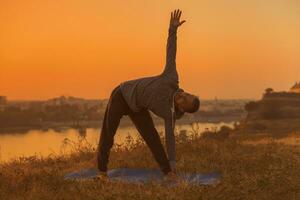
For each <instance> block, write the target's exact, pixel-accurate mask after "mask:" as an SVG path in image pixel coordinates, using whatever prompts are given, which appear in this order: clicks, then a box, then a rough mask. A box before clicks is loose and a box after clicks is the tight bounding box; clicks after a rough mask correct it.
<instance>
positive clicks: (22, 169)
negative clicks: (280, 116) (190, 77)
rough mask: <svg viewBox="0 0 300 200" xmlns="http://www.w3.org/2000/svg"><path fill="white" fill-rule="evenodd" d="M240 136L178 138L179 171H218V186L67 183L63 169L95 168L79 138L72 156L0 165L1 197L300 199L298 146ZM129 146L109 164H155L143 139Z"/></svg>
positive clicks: (90, 149)
mask: <svg viewBox="0 0 300 200" xmlns="http://www.w3.org/2000/svg"><path fill="white" fill-rule="evenodd" d="M252 137H254V136H252ZM242 138H243V139H241V137H239V136H233V137H229V138H227V139H222V140H220V139H212V138H209V137H206V138H200V137H198V136H195V135H194V136H191V137H188V138H187V137H181V139H179V140H178V141H177V143H178V144H177V152H178V153H177V166H178V171H183V172H185V171H186V172H196V171H197V172H211V171H219V172H221V173H222V176H223V178H222V181H221V183H220V184H218V185H217V186H214V187H213V186H200V187H191V186H188V185H186V184H184V183H182V184H181V185H180V186H178V187H173V188H169V187H166V186H163V185H158V184H155V183H149V184H145V185H134V184H132V185H131V184H123V183H102V182H99V181H84V182H74V181H64V180H63V176H64V174H65V173H68V172H70V171H73V170H77V169H81V168H88V167H94V166H95V163H96V158H95V149H94V148H93V147H92V146H89V145H86V144H85V143H84V142H83V141H81V142H80V143H78V144H77V145H75V146H74V153H73V154H72V155H50V156H49V157H48V158H39V157H30V158H18V159H16V160H13V161H11V162H9V163H2V164H0V199H85V200H87V199H125V200H126V199H149V200H150V199H151V200H152V199H164V200H165V199H226V200H228V199H268V200H269V199H273V200H274V199H283V200H286V199H291V200H292V199H294V200H296V199H300V173H299V170H300V146H299V145H298V146H291V145H284V144H278V143H276V142H268V143H263V144H257V145H250V144H245V142H244V140H247V139H249V138H247V137H246V136H243V137H242ZM125 145H126V147H127V148H122V147H117V146H115V147H114V149H113V151H112V153H111V161H110V165H109V167H110V168H117V167H135V168H138V167H148V168H149V167H157V165H156V163H155V162H154V160H153V158H152V156H151V154H150V153H149V151H148V149H147V147H146V146H145V145H144V143H143V142H142V141H139V142H138V143H136V144H133V143H132V141H131V140H130V138H129V139H128V141H127V144H125Z"/></svg>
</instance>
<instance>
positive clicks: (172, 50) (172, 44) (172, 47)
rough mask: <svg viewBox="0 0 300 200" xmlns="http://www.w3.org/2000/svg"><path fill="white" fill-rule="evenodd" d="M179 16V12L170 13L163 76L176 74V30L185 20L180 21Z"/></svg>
mask: <svg viewBox="0 0 300 200" xmlns="http://www.w3.org/2000/svg"><path fill="white" fill-rule="evenodd" d="M180 16H181V11H180V10H175V11H173V12H172V13H171V19H170V26H169V35H168V41H167V54H166V66H165V69H164V72H163V73H164V74H168V73H172V72H176V49H177V44H176V40H177V28H178V27H179V26H181V25H182V24H183V23H184V22H185V20H183V21H180Z"/></svg>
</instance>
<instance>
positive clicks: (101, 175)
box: [95, 171, 108, 181]
mask: <svg viewBox="0 0 300 200" xmlns="http://www.w3.org/2000/svg"><path fill="white" fill-rule="evenodd" d="M95 180H100V181H108V176H107V173H106V172H103V171H99V174H98V175H97V176H96V177H95Z"/></svg>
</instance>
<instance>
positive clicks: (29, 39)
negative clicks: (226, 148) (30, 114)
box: [0, 0, 300, 100]
mask: <svg viewBox="0 0 300 200" xmlns="http://www.w3.org/2000/svg"><path fill="white" fill-rule="evenodd" d="M176 8H180V9H181V10H182V11H183V14H182V18H183V19H184V20H186V21H187V22H186V23H185V24H184V25H183V26H182V28H181V29H180V30H179V31H178V39H177V42H178V49H177V66H178V72H179V75H180V86H181V87H182V88H183V89H184V90H186V91H188V92H191V93H195V94H197V95H198V96H199V97H200V98H201V99H213V98H215V97H218V98H220V99H245V98H247V99H249V98H250V99H259V98H260V97H261V95H262V93H263V91H264V90H265V89H266V88H268V87H271V88H273V89H274V90H276V91H288V90H289V88H290V87H291V86H292V85H293V84H294V83H295V81H300V56H299V52H300V37H299V35H300V20H299V19H300V2H299V1H273V0H265V1H261V0H245V1H240V0H219V1H218V2H217V3H216V1H209V0H204V1H198V0H191V1H179V0H167V1H159V0H132V1H116V0H112V1H95V0H92V1H72V0H62V1H34V0H28V1H21V0H17V1H1V2H0V24H1V32H0V44H1V45H0V95H4V96H7V98H8V100H20V99H22V100H46V99H50V98H53V97H57V96H61V95H62V94H66V95H70V96H76V97H83V98H87V99H104V98H107V97H108V96H109V95H110V92H111V90H112V89H113V88H114V87H115V86H116V85H117V84H119V83H121V82H122V81H125V80H129V79H135V78H140V77H144V76H145V77H146V76H152V75H157V74H159V73H161V72H162V70H163V67H164V64H165V47H166V39H167V31H168V23H169V15H170V12H171V11H172V10H174V9H176Z"/></svg>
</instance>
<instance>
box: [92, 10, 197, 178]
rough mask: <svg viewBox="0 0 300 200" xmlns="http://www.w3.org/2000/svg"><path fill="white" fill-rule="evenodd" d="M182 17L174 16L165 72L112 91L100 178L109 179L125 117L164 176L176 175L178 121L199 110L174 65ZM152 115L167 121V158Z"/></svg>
mask: <svg viewBox="0 0 300 200" xmlns="http://www.w3.org/2000/svg"><path fill="white" fill-rule="evenodd" d="M180 16H181V11H180V10H175V11H174V12H172V13H171V19H170V26H169V35H168V41H167V53H166V65H165V68H164V71H163V72H162V73H161V74H159V75H157V76H152V77H146V78H141V79H136V80H130V81H126V82H123V83H121V84H120V85H119V86H117V87H116V88H115V89H114V90H113V91H112V93H111V96H110V99H109V102H108V105H107V108H106V111H105V116H104V120H103V125H102V126H103V127H102V131H101V135H100V140H99V146H98V169H99V171H100V176H106V172H107V164H108V159H109V152H110V149H111V147H112V145H113V143H114V135H115V133H116V130H117V128H118V126H119V123H120V119H121V118H122V116H124V115H128V116H129V117H130V119H131V120H132V121H133V123H134V125H135V126H136V128H137V130H138V132H139V133H140V134H141V136H142V138H143V139H144V140H145V142H146V144H147V146H148V147H149V148H150V150H151V152H152V154H153V156H154V158H155V160H156V162H157V163H158V164H159V166H160V169H161V170H162V172H163V173H164V174H165V175H167V174H168V175H170V174H171V175H175V136H174V126H175V120H176V119H179V118H180V117H181V116H182V115H183V114H184V113H185V112H188V113H193V112H196V111H197V110H198V109H199V106H200V101H199V99H198V97H196V96H195V95H192V94H189V93H187V92H184V91H183V90H182V89H180V88H179V86H178V74H177V70H176V61H175V60H176V46H177V45H176V40H177V29H178V27H180V26H181V25H182V24H183V23H184V22H185V21H180ZM149 111H152V112H153V113H154V114H155V115H157V116H159V117H161V118H162V119H164V123H165V138H166V149H167V154H166V152H165V150H164V148H163V145H162V143H161V141H160V138H159V134H158V132H157V130H156V129H155V126H154V123H153V120H152V118H151V115H150V112H149ZM167 155H168V156H167Z"/></svg>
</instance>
